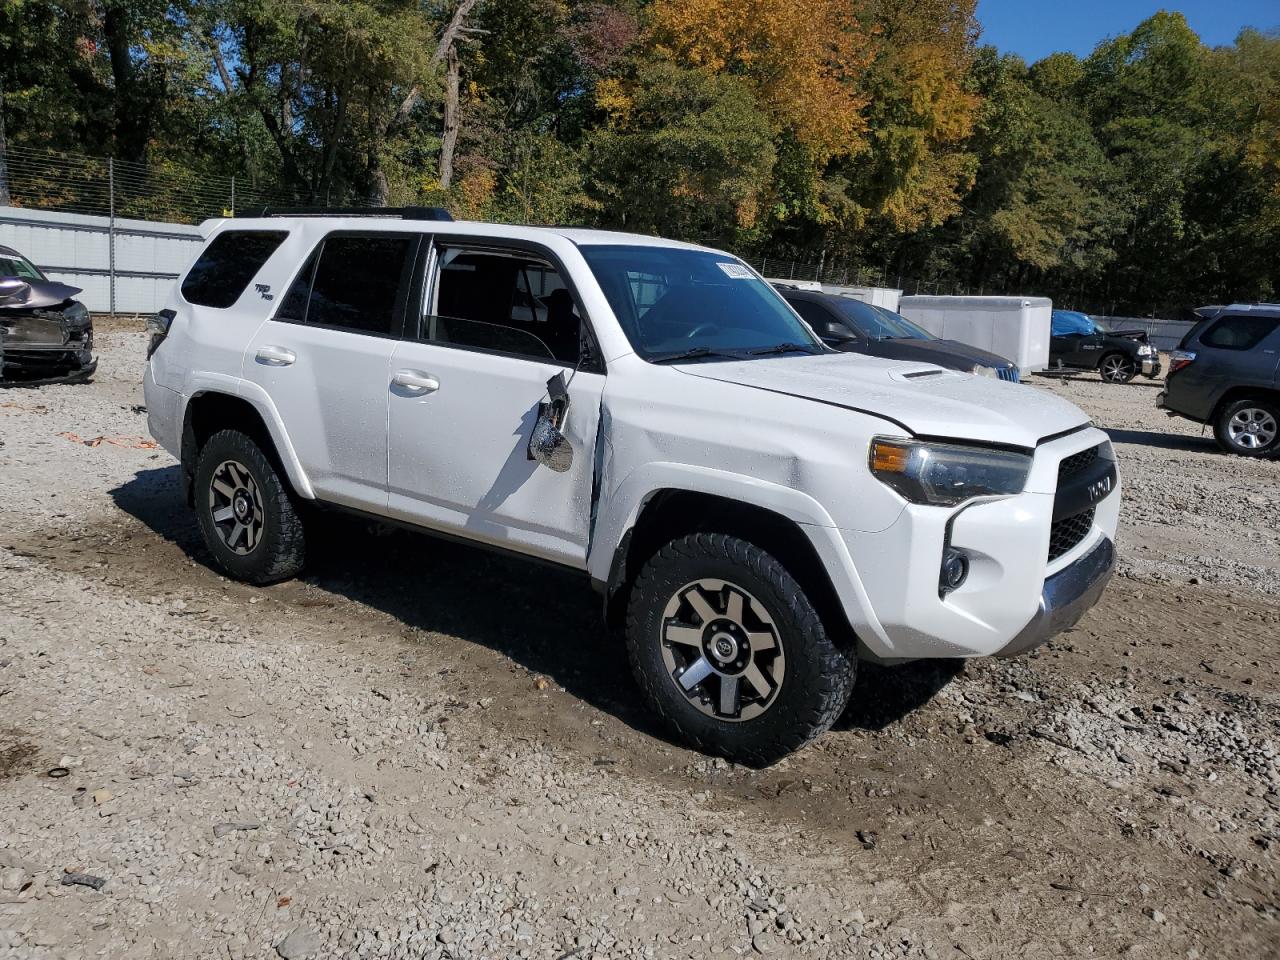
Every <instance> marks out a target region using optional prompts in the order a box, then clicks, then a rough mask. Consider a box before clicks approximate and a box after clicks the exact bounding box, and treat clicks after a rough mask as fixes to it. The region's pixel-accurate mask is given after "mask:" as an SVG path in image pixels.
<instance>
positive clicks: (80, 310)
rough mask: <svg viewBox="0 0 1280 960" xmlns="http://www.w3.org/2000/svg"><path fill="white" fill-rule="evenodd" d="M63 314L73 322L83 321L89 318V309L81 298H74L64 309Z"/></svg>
mask: <svg viewBox="0 0 1280 960" xmlns="http://www.w3.org/2000/svg"><path fill="white" fill-rule="evenodd" d="M62 316H63V317H64V318H65V319H66V320H69V321H70V322H71V323H83V322H85V321H86V320H88V319H89V310H88V308H87V307H86V306H85V305H84V304H83V303H81V302H80V301H79V300H72V301H71V302H70V303H69V304H67V308H66V309H65V310H63V311H62Z"/></svg>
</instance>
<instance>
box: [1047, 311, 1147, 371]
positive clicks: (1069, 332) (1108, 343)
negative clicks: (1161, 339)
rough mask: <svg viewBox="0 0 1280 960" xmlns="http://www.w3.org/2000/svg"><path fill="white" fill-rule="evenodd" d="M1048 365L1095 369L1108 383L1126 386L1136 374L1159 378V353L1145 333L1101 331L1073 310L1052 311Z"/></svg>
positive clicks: (1086, 317)
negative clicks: (1124, 384)
mask: <svg viewBox="0 0 1280 960" xmlns="http://www.w3.org/2000/svg"><path fill="white" fill-rule="evenodd" d="M1049 364H1050V366H1053V367H1059V368H1061V367H1075V368H1077V369H1079V370H1097V371H1098V374H1099V375H1100V376H1101V377H1102V379H1103V380H1106V381H1107V382H1108V383H1128V382H1129V381H1130V380H1132V379H1133V378H1134V377H1136V376H1137V375H1138V374H1139V373H1141V374H1142V375H1143V376H1144V377H1147V378H1149V379H1154V378H1156V377H1158V376H1160V352H1159V351H1158V350H1157V349H1156V348H1155V347H1153V346H1152V345H1151V343H1150V341H1149V340H1148V338H1147V331H1145V330H1104V329H1102V328H1101V327H1100V326H1098V325H1097V324H1096V323H1094V322H1093V318H1092V317H1090V316H1088V315H1086V314H1083V313H1079V312H1077V311H1075V310H1055V311H1053V319H1052V321H1051V326H1050V328H1049Z"/></svg>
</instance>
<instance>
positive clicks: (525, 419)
mask: <svg viewBox="0 0 1280 960" xmlns="http://www.w3.org/2000/svg"><path fill="white" fill-rule="evenodd" d="M377 213H378V214H379V215H378V216H355V215H350V214H343V215H334V213H333V212H328V213H327V214H326V215H281V216H270V215H265V216H261V217H256V218H245V219H231V220H218V221H210V222H208V223H206V224H205V226H204V232H205V233H206V235H207V237H208V241H207V243H206V245H205V247H204V249H203V252H202V253H201V254H200V255H199V257H198V258H197V260H196V261H195V263H194V265H193V266H192V267H191V268H190V270H189V271H188V272H187V274H186V275H185V277H184V278H183V279H182V280H181V281H180V282H179V283H178V284H177V285H176V287H175V289H174V291H173V293H172V295H171V298H170V300H169V303H168V306H167V307H166V308H165V309H164V310H162V311H161V312H160V313H159V314H158V315H157V316H156V317H155V318H153V320H152V321H151V325H150V326H151V341H150V345H149V349H148V363H147V368H146V375H145V382H146V397H147V410H148V415H149V420H150V429H151V432H152V434H153V436H155V437H156V439H157V440H159V441H160V443H162V444H163V445H164V447H165V448H166V449H167V450H169V451H170V452H171V453H172V454H173V455H174V456H175V457H177V458H178V459H179V460H180V462H181V465H182V475H183V477H184V479H185V484H186V490H187V495H188V498H189V501H190V503H191V505H192V506H193V507H194V508H195V510H196V514H197V518H198V522H199V525H200V529H201V531H202V533H203V535H204V539H205V542H206V543H207V544H208V548H209V550H210V551H211V552H212V554H213V556H214V558H215V559H216V561H217V563H218V564H219V565H220V566H221V567H222V568H223V569H225V570H226V571H227V572H228V573H229V574H230V575H231V576H233V577H236V578H239V579H242V580H246V581H249V582H251V583H259V584H264V583H270V582H273V581H278V580H281V579H284V578H287V577H291V576H293V575H294V574H296V573H298V572H299V571H300V570H301V569H302V567H303V563H304V561H305V558H306V551H307V541H308V530H309V527H310V525H311V524H312V523H315V522H316V521H317V518H318V517H320V516H321V515H322V511H320V510H318V509H317V507H319V506H320V505H323V506H327V507H331V508H338V509H342V510H347V511H354V512H356V513H358V514H361V515H365V516H372V517H376V518H379V519H381V520H385V521H388V522H391V523H397V524H404V525H408V526H411V527H413V528H417V529H421V530H426V531H434V532H437V533H442V534H446V535H452V536H454V537H461V538H464V539H466V540H468V541H473V542H475V543H478V544H482V545H487V546H491V547H495V548H499V549H503V550H507V551H512V552H514V553H518V554H522V555H526V556H529V557H534V558H539V559H542V560H547V561H552V562H554V563H557V564H561V565H563V566H565V567H569V568H573V569H576V570H580V571H582V572H583V573H585V574H586V575H587V576H588V577H589V578H590V580H591V582H592V583H593V585H594V586H595V587H596V589H597V590H598V591H599V593H600V594H601V595H602V597H603V607H604V619H605V621H606V623H607V624H608V625H609V626H610V627H613V628H616V629H615V635H618V636H619V637H620V642H622V643H625V646H626V650H627V653H628V656H629V658H630V662H631V664H632V667H633V671H634V673H635V676H636V680H637V681H638V684H639V686H640V688H641V690H642V691H643V693H644V696H645V698H646V699H647V700H648V702H649V704H650V705H651V706H652V708H653V709H654V710H655V711H656V712H657V713H658V714H659V715H660V716H661V717H662V718H664V720H665V721H666V722H667V724H668V725H669V726H670V727H671V728H672V729H673V730H674V731H675V732H676V733H677V734H679V735H680V736H682V737H683V738H684V739H686V740H687V741H689V742H691V743H692V744H694V745H696V746H698V747H700V748H702V749H705V750H708V751H712V752H716V753H720V754H723V755H725V756H727V757H729V758H732V759H735V760H740V761H743V762H747V763H751V764H766V763H770V762H772V761H774V760H776V759H778V758H780V757H782V756H784V755H786V754H787V753H788V752H790V751H792V750H795V749H796V748H798V747H800V746H802V745H803V744H805V743H807V742H808V741H809V740H811V739H812V738H814V737H815V736H817V735H818V734H819V733H821V732H822V731H824V730H825V729H826V728H827V727H829V726H830V725H831V723H832V722H833V721H834V720H835V719H836V718H837V717H838V716H839V714H840V713H841V711H842V710H843V709H844V707H845V705H846V702H847V700H848V698H849V695H850V691H851V689H852V687H853V681H854V674H855V670H856V666H857V662H858V660H859V659H860V658H867V659H875V660H881V661H898V660H909V659H916V658H922V657H974V656H987V655H993V654H994V655H1010V654H1016V653H1021V652H1023V651H1026V650H1030V649H1031V648H1033V647H1035V646H1037V645H1038V644H1040V643H1041V642H1043V641H1044V640H1045V639H1046V638H1048V637H1050V636H1051V635H1053V634H1054V633H1057V632H1059V631H1061V630H1063V629H1066V628H1067V627H1070V626H1071V625H1073V624H1074V623H1075V622H1076V621H1077V620H1078V619H1079V617H1080V616H1081V615H1082V614H1083V613H1084V612H1085V611H1086V610H1087V609H1088V608H1089V607H1090V606H1092V605H1093V604H1094V603H1095V602H1096V600H1097V599H1098V597H1099V595H1100V594H1101V592H1102V589H1103V587H1104V585H1105V584H1106V582H1107V580H1108V578H1109V577H1110V575H1111V572H1112V569H1113V566H1114V563H1115V552H1114V548H1113V538H1114V535H1115V530H1116V521H1117V515H1118V512H1119V508H1120V485H1119V480H1118V478H1117V474H1116V467H1115V458H1114V455H1113V452H1112V448H1111V444H1110V443H1109V442H1108V440H1107V437H1106V435H1105V434H1104V433H1103V432H1102V431H1100V430H1098V429H1096V428H1094V427H1093V426H1092V425H1091V424H1090V423H1089V420H1088V418H1087V417H1086V416H1085V415H1084V414H1083V413H1082V412H1081V411H1080V410H1079V409H1077V408H1076V407H1075V406H1073V405H1072V404H1070V403H1068V402H1066V401H1064V400H1062V399H1059V398H1057V397H1055V396H1053V395H1051V394H1049V393H1046V392H1041V391H1038V390H1028V389H1027V388H1026V387H1019V386H1017V385H1015V384H1008V383H1002V382H999V381H996V380H993V379H990V378H986V377H979V376H974V375H972V374H969V373H962V372H958V371H953V370H944V369H941V368H939V367H937V366H933V365H930V364H928V363H909V362H895V361H887V360H881V359H877V358H873V357H867V356H861V355H858V354H849V353H838V352H835V351H833V350H831V349H829V348H827V347H826V346H824V345H823V343H822V341H821V340H820V339H819V338H818V337H817V336H816V335H815V333H814V332H813V331H812V330H811V329H810V328H809V327H808V326H807V325H806V324H805V323H804V322H803V321H802V320H801V319H800V317H799V316H798V315H797V314H796V313H795V312H794V311H793V310H792V309H791V308H790V307H789V306H787V304H786V302H785V301H784V300H783V299H782V297H781V296H780V295H779V294H778V293H777V292H776V291H775V290H774V289H773V288H772V287H770V286H769V284H768V283H766V282H765V281H764V280H763V279H762V278H761V277H760V276H758V275H757V274H756V273H755V272H754V271H753V270H751V269H750V268H749V267H748V266H746V265H745V264H744V263H743V262H742V261H740V260H738V259H737V258H735V257H733V256H732V255H730V254H726V253H722V252H720V251H717V250H711V249H707V248H704V247H699V246H692V245H689V244H684V243H677V242H673V241H668V240H661V239H657V238H654V237H645V236H633V235H628V234H619V233H609V232H603V231H596V230H587V229H561V228H537V227H518V226H505V225H496V224H486V223H462V222H456V223H455V222H449V221H448V219H447V218H448V215H447V214H445V213H444V212H443V211H435V210H421V209H408V210H404V211H377ZM566 642H567V643H572V642H573V640H572V638H566Z"/></svg>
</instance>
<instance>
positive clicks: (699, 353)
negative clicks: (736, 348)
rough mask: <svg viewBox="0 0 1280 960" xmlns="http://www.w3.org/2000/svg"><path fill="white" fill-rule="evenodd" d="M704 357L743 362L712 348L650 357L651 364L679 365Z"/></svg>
mask: <svg viewBox="0 0 1280 960" xmlns="http://www.w3.org/2000/svg"><path fill="white" fill-rule="evenodd" d="M703 357H727V358H728V359H730V360H741V359H742V358H741V357H740V356H738V355H737V354H733V353H725V352H724V351H723V350H712V349H711V348H710V347H691V348H690V349H688V350H681V351H680V352H678V353H664V354H659V355H658V356H656V357H650V358H649V362H650V363H678V362H679V361H681V360H700V359H701V358H703Z"/></svg>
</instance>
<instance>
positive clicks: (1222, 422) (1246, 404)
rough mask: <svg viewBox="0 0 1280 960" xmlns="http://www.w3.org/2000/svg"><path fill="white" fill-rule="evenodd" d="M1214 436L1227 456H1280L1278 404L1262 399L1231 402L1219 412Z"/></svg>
mask: <svg viewBox="0 0 1280 960" xmlns="http://www.w3.org/2000/svg"><path fill="white" fill-rule="evenodd" d="M1250 425H1252V429H1250ZM1213 435H1214V438H1215V439H1216V440H1217V441H1218V446H1220V447H1222V449H1223V450H1225V451H1227V453H1235V454H1239V455H1240V456H1242V457H1275V456H1280V403H1277V402H1276V401H1274V400H1271V399H1266V398H1263V397H1244V398H1243V399H1240V400H1234V401H1232V402H1231V403H1228V404H1226V405H1225V406H1223V408H1222V409H1221V410H1219V411H1218V415H1217V417H1215V418H1214V421H1213Z"/></svg>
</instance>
